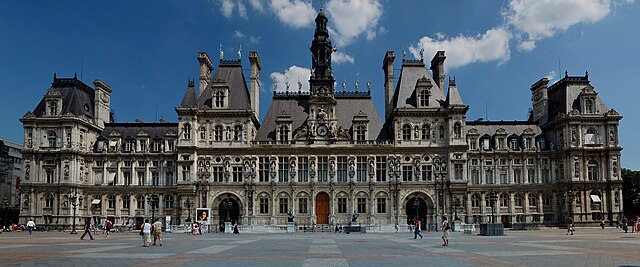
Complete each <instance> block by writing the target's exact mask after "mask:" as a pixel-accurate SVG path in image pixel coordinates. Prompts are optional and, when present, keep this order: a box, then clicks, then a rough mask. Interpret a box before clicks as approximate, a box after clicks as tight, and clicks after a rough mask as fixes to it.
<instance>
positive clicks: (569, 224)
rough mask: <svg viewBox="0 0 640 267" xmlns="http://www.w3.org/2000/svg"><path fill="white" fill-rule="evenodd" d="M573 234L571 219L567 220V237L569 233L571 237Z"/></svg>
mask: <svg viewBox="0 0 640 267" xmlns="http://www.w3.org/2000/svg"><path fill="white" fill-rule="evenodd" d="M574 232H575V229H574V228H573V218H569V223H567V235H569V233H571V235H573V233H574Z"/></svg>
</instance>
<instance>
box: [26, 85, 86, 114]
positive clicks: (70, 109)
mask: <svg viewBox="0 0 640 267" xmlns="http://www.w3.org/2000/svg"><path fill="white" fill-rule="evenodd" d="M51 88H54V89H55V90H57V91H58V92H59V93H60V94H61V95H62V109H61V114H63V115H64V114H67V113H71V114H73V115H76V116H81V115H84V116H87V117H89V118H93V116H94V110H93V108H94V101H95V97H94V96H95V91H94V89H93V88H91V87H89V86H88V85H86V84H85V83H83V82H82V81H80V80H78V78H77V77H73V78H60V79H58V78H56V77H55V76H54V78H53V83H51ZM45 108H46V102H45V98H44V97H43V98H42V100H40V103H38V105H37V106H36V108H35V109H34V110H33V114H34V115H35V116H36V117H42V116H43V115H44V114H45Z"/></svg>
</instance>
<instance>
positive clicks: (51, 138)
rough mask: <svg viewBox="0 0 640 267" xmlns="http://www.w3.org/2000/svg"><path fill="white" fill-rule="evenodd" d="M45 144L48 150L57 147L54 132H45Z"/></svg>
mask: <svg viewBox="0 0 640 267" xmlns="http://www.w3.org/2000/svg"><path fill="white" fill-rule="evenodd" d="M47 142H48V145H49V147H50V148H55V147H58V136H57V135H56V132H55V131H48V132H47Z"/></svg>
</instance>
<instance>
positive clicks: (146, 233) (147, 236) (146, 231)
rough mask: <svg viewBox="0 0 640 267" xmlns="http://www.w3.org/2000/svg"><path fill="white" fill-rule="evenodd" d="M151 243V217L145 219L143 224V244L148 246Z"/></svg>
mask: <svg viewBox="0 0 640 267" xmlns="http://www.w3.org/2000/svg"><path fill="white" fill-rule="evenodd" d="M149 243H151V224H150V223H149V219H144V224H143V225H142V246H143V247H148V246H149Z"/></svg>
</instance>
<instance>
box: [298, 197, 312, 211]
mask: <svg viewBox="0 0 640 267" xmlns="http://www.w3.org/2000/svg"><path fill="white" fill-rule="evenodd" d="M308 208H309V201H308V199H307V198H299V199H298V213H309V210H308Z"/></svg>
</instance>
